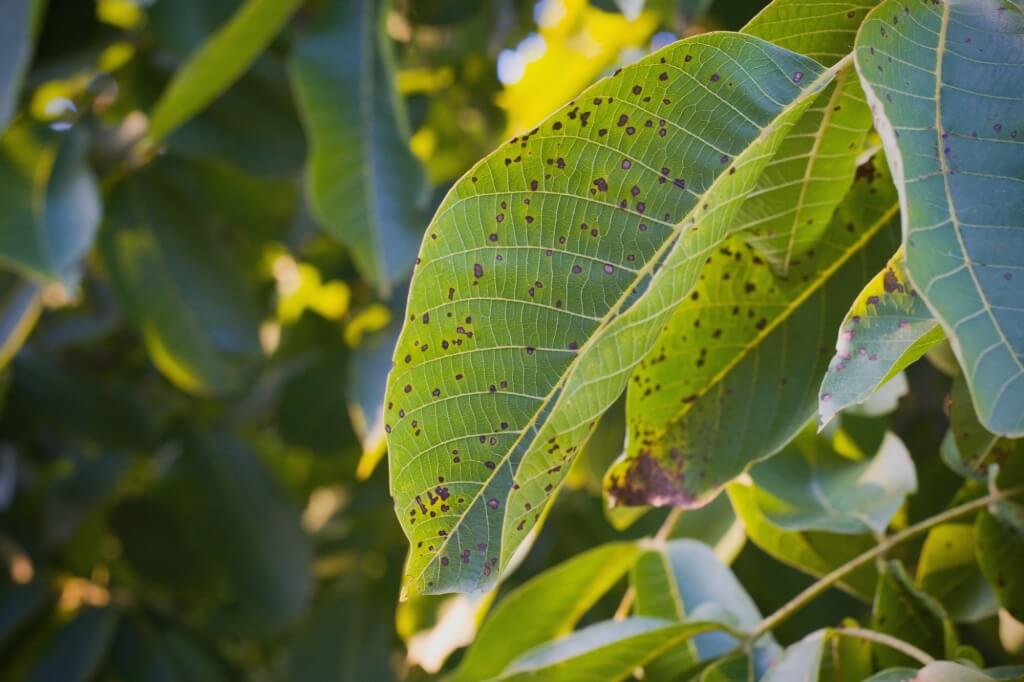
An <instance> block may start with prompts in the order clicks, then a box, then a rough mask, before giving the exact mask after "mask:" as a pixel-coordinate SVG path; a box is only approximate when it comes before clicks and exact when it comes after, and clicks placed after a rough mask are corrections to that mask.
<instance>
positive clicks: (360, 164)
mask: <svg viewBox="0 0 1024 682" xmlns="http://www.w3.org/2000/svg"><path fill="white" fill-rule="evenodd" d="M763 4H764V3H763V2H760V1H759V0H730V1H729V2H718V3H716V4H712V3H711V2H710V0H647V1H646V2H645V1H644V0H614V1H613V0H593V1H592V2H590V3H589V4H588V2H587V1H586V0H540V1H539V2H536V1H533V0H530V1H527V0H464V1H460V2H450V1H448V0H394V3H390V2H385V1H384V0H379V1H378V0H308V1H307V2H297V1H296V0H289V1H287V2H285V1H284V0H272V1H269V2H268V1H266V0H248V2H244V3H243V2H239V1H238V0H48V1H44V0H34V1H33V0H4V1H3V2H2V3H0V131H2V138H0V265H2V270H0V332H2V335H0V363H2V369H0V410H2V411H0V563H2V576H0V677H2V678H3V679H5V680H6V679H30V680H46V681H49V680H53V681H58V680H59V681H62V682H63V681H77V680H83V681H84V680H93V679H98V680H126V681H133V680H147V681H150V680H152V681H158V680H159V681H172V680H295V681H298V680H303V681H308V680H348V679H351V680H386V679H420V678H425V677H428V676H431V675H432V674H433V673H435V672H437V671H438V670H439V669H441V667H442V666H445V669H451V668H453V667H454V666H455V664H457V662H458V659H459V657H460V655H461V652H459V651H457V650H458V648H459V647H460V646H462V645H464V644H466V643H467V642H468V641H470V640H471V639H472V637H473V633H474V631H475V628H476V626H477V625H478V623H479V620H480V619H481V618H482V615H483V613H484V612H485V611H486V609H487V608H488V606H489V604H490V602H491V601H492V599H493V596H480V595H459V596H452V597H441V598H418V599H414V600H412V601H409V602H405V603H402V604H401V605H400V606H396V604H397V596H398V586H399V583H400V574H401V567H402V561H403V558H404V554H405V550H406V547H405V539H404V538H403V537H402V534H401V531H400V530H399V527H398V524H397V523H396V520H395V518H394V514H393V510H392V508H391V503H390V499H389V497H388V491H387V482H386V472H385V471H384V466H383V465H380V460H381V458H382V456H383V454H384V443H383V438H382V436H383V430H382V424H381V416H380V415H381V401H382V400H383V390H384V378H385V375H386V373H387V371H388V369H389V367H390V362H391V349H392V346H393V343H394V339H395V337H396V334H397V326H398V323H399V322H400V320H401V318H402V315H403V312H402V305H403V303H404V296H405V287H406V285H407V279H408V274H409V272H410V270H411V265H412V260H413V258H414V257H415V254H416V251H417V248H418V244H419V239H420V236H421V234H422V232H423V228H424V226H425V225H426V223H427V221H428V220H429V217H430V215H431V213H432V211H433V209H434V207H435V206H436V205H437V204H438V203H439V201H440V199H441V197H442V196H443V195H444V192H445V191H446V189H447V187H448V186H450V184H451V183H452V182H453V181H454V180H455V179H456V178H457V177H458V176H460V175H461V174H462V173H464V172H465V171H466V170H467V169H468V168H469V167H470V166H471V165H472V164H473V163H475V162H476V161H477V160H478V159H479V158H481V157H482V156H484V155H485V154H486V153H487V152H489V151H490V150H491V149H493V148H494V147H495V146H496V145H497V144H498V143H499V142H500V141H501V140H503V139H505V138H506V137H508V136H511V135H514V134H516V133H518V132H521V131H523V130H528V129H529V128H531V127H532V126H533V125H534V124H536V123H537V122H538V121H539V120H540V119H542V118H543V117H544V116H545V115H546V114H547V113H548V112H549V111H551V110H552V109H554V108H555V107H556V106H558V105H560V104H562V103H563V102H565V101H567V100H568V99H571V98H572V97H573V96H574V95H575V94H576V93H577V92H578V91H579V90H580V89H582V88H583V87H584V86H586V85H588V84H589V83H591V82H593V81H594V80H595V79H597V78H599V77H600V76H602V75H604V74H606V73H608V72H609V71H610V70H612V69H614V68H616V67H617V66H618V65H620V64H622V63H626V62H630V61H633V60H635V59H636V58H637V57H639V56H642V55H643V54H646V53H647V52H648V51H650V50H652V49H656V48H657V47H660V46H662V45H665V44H667V43H669V42H671V41H673V40H676V39H677V38H679V37H682V36H686V35H690V34H694V33H699V32H702V31H706V30H712V29H717V28H723V29H736V28H739V27H740V26H742V25H743V24H744V23H745V22H746V21H747V20H748V19H749V18H750V17H751V16H753V14H754V13H756V11H757V10H758V9H760V7H761V6H762V5H763ZM910 379H911V384H912V386H913V387H914V388H915V389H916V390H914V391H912V392H911V394H910V395H909V397H907V398H906V399H905V400H904V401H903V402H902V403H901V408H900V410H899V411H898V412H896V413H895V414H894V415H891V416H890V417H888V418H887V420H888V422H889V423H890V426H891V427H892V428H895V430H896V431H897V432H898V433H899V434H900V435H901V437H902V438H903V439H904V441H905V442H906V443H907V445H908V447H909V448H910V450H911V452H912V453H913V455H914V458H915V461H916V464H917V470H918V476H919V479H920V489H921V490H923V491H927V494H919V495H916V496H914V497H913V498H911V499H912V501H911V503H910V505H909V508H908V509H907V511H906V515H907V517H908V518H907V520H906V521H907V522H910V521H913V520H916V519H918V518H922V517H924V516H926V515H928V514H930V513H934V512H935V511H937V510H939V509H942V508H944V507H945V506H946V505H947V503H948V502H949V501H950V500H951V499H952V498H953V496H954V494H956V491H957V488H958V486H959V479H958V478H957V477H956V476H955V475H954V474H952V473H951V472H950V471H949V470H947V469H946V468H945V467H944V466H943V465H942V463H941V462H940V460H939V459H938V458H937V457H934V453H935V452H936V451H937V449H938V445H939V441H940V440H941V438H942V436H943V432H944V426H943V425H941V424H937V423H935V422H936V420H934V419H933V418H932V417H931V416H929V415H930V414H934V411H937V410H939V409H941V400H942V396H943V395H945V393H946V392H947V390H948V384H949V380H948V379H946V378H945V377H944V376H943V375H942V374H940V373H939V372H937V371H935V370H934V369H932V368H931V367H930V366H927V365H920V366H917V367H915V368H914V371H913V372H912V373H911V376H910ZM848 425H849V422H847V426H848ZM623 428H624V427H623V418H622V411H621V408H620V409H617V410H612V411H611V412H610V413H609V415H608V416H607V417H606V418H605V419H604V420H603V422H602V424H601V426H600V429H601V433H600V434H598V436H597V437H596V438H594V439H593V444H592V445H591V446H590V447H589V449H588V451H587V453H586V455H585V456H583V457H581V458H580V462H579V464H578V465H577V466H576V468H575V469H574V471H573V473H572V476H571V481H570V483H571V485H570V490H567V491H566V492H565V493H564V494H563V495H562V496H561V497H560V499H559V500H558V503H557V504H556V505H555V506H554V508H553V511H552V512H551V514H550V517H549V518H548V519H547V523H546V524H545V528H544V531H543V533H542V534H541V535H540V537H539V539H538V540H537V542H536V544H535V546H534V547H533V549H532V551H531V553H530V554H529V556H528V557H527V558H526V559H525V561H524V563H523V565H522V566H521V567H520V568H519V570H518V571H517V573H516V574H515V575H514V576H513V577H512V578H511V579H510V580H509V583H510V584H512V585H515V584H518V583H521V582H522V581H523V580H524V579H526V578H528V577H530V576H532V575H535V574H537V573H538V572H539V571H540V570H542V569H544V568H547V567H550V566H552V565H553V564H555V563H556V562H558V561H562V560H564V559H567V558H569V557H571V556H574V555H575V554H577V553H579V552H581V551H583V550H584V549H587V548H590V547H593V546H595V545H597V544H600V543H603V542H607V541H610V540H614V539H622V538H630V537H640V536H643V535H646V534H650V533H651V532H653V530H654V529H656V528H657V527H658V526H659V524H660V523H661V517H662V516H663V513H660V514H656V513H651V514H647V515H646V516H644V517H643V518H641V519H640V520H639V521H638V522H636V523H634V524H632V525H628V524H627V523H626V521H627V519H625V518H623V517H622V516H621V515H620V516H607V515H606V514H605V513H604V512H603V504H602V500H601V492H600V490H601V486H600V482H601V476H602V474H603V472H604V470H605V468H606V467H607V465H608V463H609V462H610V461H611V460H612V459H613V458H614V457H615V456H616V455H617V454H618V453H619V451H620V449H621V443H622V431H623ZM865 428H866V429H867V430H868V431H870V430H871V427H865ZM629 520H632V519H629ZM625 526H628V528H626V529H625V530H617V528H622V527H625ZM674 534H676V535H691V536H696V537H701V538H702V539H704V540H705V541H707V542H709V544H712V545H713V546H715V547H716V549H717V551H718V552H719V554H720V556H721V557H722V558H723V559H725V560H727V561H733V568H734V570H735V571H736V572H737V574H738V575H739V577H740V579H741V581H742V582H743V583H744V584H745V585H746V586H747V587H748V589H749V590H750V592H751V593H752V596H753V597H754V599H755V600H756V601H757V602H758V604H759V606H760V607H761V609H762V611H764V612H768V611H771V610H772V609H774V608H775V607H777V606H779V605H780V604H781V603H783V602H784V601H785V600H786V599H788V598H789V597H791V596H792V595H793V594H795V593H796V592H797V591H799V590H800V589H801V588H803V587H805V586H806V585H807V584H808V583H809V581H810V578H809V577H807V576H805V575H803V574H801V573H799V572H797V571H795V570H793V569H791V568H789V567H787V566H785V565H784V564H782V563H780V562H779V561H778V560H776V559H775V558H772V557H771V556H769V555H768V554H766V553H765V552H764V551H762V550H761V549H758V548H757V547H756V546H755V545H754V544H752V543H745V542H744V532H743V529H742V527H741V526H740V525H739V524H738V523H737V521H736V519H735V517H734V515H733V512H732V509H731V507H730V505H729V503H728V500H727V499H726V497H725V496H722V497H721V498H720V499H719V500H717V501H716V502H715V503H714V504H712V505H710V506H709V507H707V508H705V509H703V510H700V511H696V512H693V513H689V514H687V515H685V516H684V517H683V520H682V522H681V523H680V524H679V525H678V526H677V527H676V530H675V532H674ZM504 589H506V588H503V590H504ZM503 593H504V592H503ZM616 602H617V599H613V600H609V599H604V600H602V601H600V602H599V603H598V604H597V605H595V606H594V608H593V609H592V611H591V612H590V614H588V616H587V617H586V618H585V621H587V620H591V619H596V618H598V617H608V616H609V615H610V614H611V613H612V612H613V611H614V609H615V606H616ZM867 609H868V605H867V604H864V603H862V602H860V601H856V600H855V599H854V598H853V597H851V596H849V595H847V594H845V593H842V592H839V591H835V590H833V591H832V592H830V593H829V594H828V595H827V597H826V598H824V599H822V600H819V601H818V602H816V603H815V604H814V605H813V606H812V607H811V608H809V609H807V610H806V611H805V612H803V613H801V614H800V616H799V617H797V618H795V619H793V620H792V621H789V622H788V623H787V624H786V625H785V626H784V627H783V628H781V629H780V630H779V631H778V633H777V635H778V637H779V639H780V641H781V642H783V643H786V642H790V641H793V640H794V639H796V638H798V637H799V636H801V635H802V634H804V633H806V632H807V631H809V629H810V628H812V627H819V626H821V625H825V624H828V623H831V622H832V620H833V618H834V614H835V613H837V612H840V610H841V612H843V613H851V614H861V615H862V616H863V615H864V614H866V613H867ZM972 627H976V628H977V629H978V631H979V636H978V638H977V639H978V641H979V642H990V641H993V639H992V633H994V632H995V630H996V629H997V628H998V625H997V624H996V623H995V621H994V618H988V619H987V620H983V621H981V622H979V623H978V624H977V625H976V626H972ZM968 641H970V640H969V639H968ZM1018 645H1019V643H1018ZM453 652H454V653H453ZM449 654H452V655H451V656H449ZM985 655H986V658H987V659H988V658H989V657H990V656H991V657H992V659H991V660H995V661H999V660H1000V659H1001V657H1002V656H1004V654H1003V653H1002V652H1000V651H985Z"/></svg>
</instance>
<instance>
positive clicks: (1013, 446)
mask: <svg viewBox="0 0 1024 682" xmlns="http://www.w3.org/2000/svg"><path fill="white" fill-rule="evenodd" d="M940 454H941V455H942V459H943V461H944V462H945V463H946V464H947V465H948V466H949V467H950V468H951V469H953V471H955V472H956V473H958V474H960V475H961V476H963V477H965V478H973V479H976V480H979V481H984V480H986V478H987V476H988V469H989V466H990V465H992V464H1005V463H1006V461H1007V460H1008V459H1009V458H1010V457H1013V456H1017V457H1024V440H1019V439H1016V440H1014V439H1009V438H1001V437H999V436H997V435H995V434H993V433H989V432H988V431H987V430H986V429H985V427H984V426H982V425H981V423H980V422H979V421H978V415H977V414H976V413H975V412H974V404H973V403H972V402H971V396H970V392H969V389H968V387H967V381H966V379H965V378H964V375H963V374H962V373H961V374H958V375H957V376H956V377H954V378H953V389H952V391H950V396H949V431H948V432H947V433H946V437H945V439H944V440H943V441H942V447H941V449H940Z"/></svg>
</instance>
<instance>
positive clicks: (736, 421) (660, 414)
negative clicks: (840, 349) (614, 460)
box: [609, 173, 898, 506]
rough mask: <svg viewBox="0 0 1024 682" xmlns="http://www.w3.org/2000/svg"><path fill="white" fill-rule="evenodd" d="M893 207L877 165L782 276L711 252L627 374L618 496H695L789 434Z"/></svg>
mask: <svg viewBox="0 0 1024 682" xmlns="http://www.w3.org/2000/svg"><path fill="white" fill-rule="evenodd" d="M897 213H898V207H897V203H896V197H895V193H894V192H893V191H892V188H891V185H890V184H889V181H888V178H887V177H885V174H884V173H874V174H872V175H870V176H866V175H865V176H862V177H861V179H859V180H858V181H857V182H856V183H854V185H853V188H852V190H851V192H850V194H849V195H848V196H847V198H846V199H845V200H844V202H843V203H842V204H841V205H840V207H839V208H838V209H837V211H836V214H835V216H834V217H833V219H832V223H831V225H830V227H829V230H828V232H827V233H826V235H827V237H826V239H825V240H824V241H823V242H822V243H821V244H820V245H818V246H817V247H816V249H815V250H816V253H815V254H814V257H809V258H807V259H806V260H801V262H800V263H799V264H796V263H794V264H793V266H792V267H791V269H790V274H789V275H788V276H786V277H784V278H783V277H780V276H778V275H777V274H775V273H774V272H773V271H772V269H771V268H769V267H768V266H767V264H766V263H765V262H764V261H763V260H762V259H761V258H760V257H759V256H757V255H756V254H755V253H753V252H752V251H751V249H750V248H749V247H748V246H746V245H744V244H742V243H740V242H737V241H736V240H733V241H730V242H728V243H727V244H726V245H725V246H723V247H722V248H720V249H718V250H716V251H715V252H714V253H712V254H710V255H709V259H710V260H709V262H708V263H707V264H706V265H705V267H704V270H703V272H702V275H701V277H702V280H701V281H700V282H698V284H697V286H696V288H695V289H694V291H693V292H692V293H691V294H690V300H688V301H687V302H686V303H684V304H683V305H681V306H680V307H679V308H678V309H677V310H676V312H675V314H674V315H673V317H672V318H671V320H670V321H669V323H668V325H667V326H666V327H665V329H664V331H663V332H662V334H661V336H660V337H659V339H658V342H657V343H656V345H655V346H654V348H653V349H652V351H651V352H650V353H649V354H648V355H647V357H646V358H645V359H644V360H643V362H641V364H640V366H639V368H638V369H637V370H636V372H635V373H634V375H633V377H632V379H631V381H630V383H629V393H628V402H627V416H628V418H629V430H628V437H629V442H628V449H627V456H628V458H627V459H625V460H624V461H622V462H620V463H619V464H618V465H617V466H616V467H615V468H613V469H612V470H611V471H610V472H609V485H610V486H611V491H612V493H613V497H615V498H616V499H618V500H619V501H620V502H623V503H626V504H639V503H648V504H658V505H665V504H673V505H676V506H696V505H700V504H703V503H706V502H707V501H708V500H709V499H710V498H711V497H713V496H714V494H716V493H717V491H718V490H719V489H720V488H721V486H723V485H724V484H726V483H728V482H729V480H731V479H732V478H734V477H736V476H737V475H739V474H740V473H741V472H742V471H743V470H744V469H745V468H747V467H748V466H750V465H751V464H752V463H753V462H755V461H757V460H759V459H764V458H765V457H767V456H769V455H771V454H773V453H775V452H776V451H778V450H779V448H781V447H782V446H783V445H785V444H786V443H787V442H789V440H790V439H792V438H793V436H795V435H796V434H797V433H798V432H799V431H800V429H802V428H803V427H804V425H805V424H806V423H807V421H808V420H809V419H810V418H811V416H812V415H813V414H814V410H815V407H816V406H817V396H818V386H819V383H820V381H821V376H822V375H823V374H824V372H825V368H826V364H827V361H828V357H827V355H826V353H824V352H823V351H824V349H826V348H828V347H829V346H830V345H831V344H832V342H833V334H834V331H832V330H834V329H835V328H836V327H838V325H839V322H840V320H841V319H842V316H843V315H844V314H845V312H846V310H847V308H848V306H849V302H850V300H852V299H853V297H854V296H855V295H856V293H857V291H858V290H859V289H860V287H861V286H862V285H863V283H864V282H865V281H866V280H867V279H868V278H869V277H870V274H869V273H872V272H874V271H875V270H876V269H877V268H878V267H880V266H881V264H882V263H884V262H885V259H886V258H887V257H888V255H889V254H890V253H891V250H892V249H893V248H894V247H895V239H896V235H895V227H896V214H897Z"/></svg>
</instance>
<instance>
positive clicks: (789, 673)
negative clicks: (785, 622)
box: [763, 630, 828, 682]
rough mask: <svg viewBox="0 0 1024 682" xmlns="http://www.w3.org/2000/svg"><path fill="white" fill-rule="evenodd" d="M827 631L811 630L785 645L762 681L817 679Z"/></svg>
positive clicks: (809, 681) (777, 681)
mask: <svg viewBox="0 0 1024 682" xmlns="http://www.w3.org/2000/svg"><path fill="white" fill-rule="evenodd" d="M827 641H828V632H827V631H826V630H818V631H817V632H812V633H811V634H809V635H807V636H806V637H804V638H803V639H801V640H800V641H799V642H797V643H796V644H793V645H791V646H788V647H786V650H785V651H783V652H782V655H781V656H779V658H777V659H776V661H775V663H773V664H772V667H770V668H769V669H768V671H767V672H766V673H765V674H764V678H763V682H789V681H790V680H806V681H807V682H814V681H815V680H818V679H819V673H820V670H821V664H822V660H823V658H824V653H825V644H826V642H827Z"/></svg>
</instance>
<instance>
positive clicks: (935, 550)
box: [917, 523, 999, 623]
mask: <svg viewBox="0 0 1024 682" xmlns="http://www.w3.org/2000/svg"><path fill="white" fill-rule="evenodd" d="M917 585H918V586H919V587H920V588H921V589H922V590H924V591H925V592H927V593H928V594H930V595H932V596H933V597H935V598H936V599H938V600H939V602H940V603H941V604H942V606H943V607H944V608H945V609H946V611H947V612H948V613H949V616H950V618H952V619H953V621H954V622H957V623H974V622H977V621H979V620H982V619H984V618H988V617H989V616H992V615H994V614H995V613H996V611H998V610H999V602H998V601H997V600H996V596H995V594H994V593H993V592H992V589H991V588H990V587H989V585H988V583H986V582H985V578H984V576H983V575H982V574H981V569H980V568H979V567H978V559H977V557H976V555H975V545H974V528H973V527H972V526H970V525H969V524H966V523H947V524H944V525H941V526H936V527H935V528H933V529H932V530H931V531H929V533H928V537H927V538H926V539H925V541H924V546H923V547H922V548H921V556H920V558H919V559H918V562H917Z"/></svg>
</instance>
